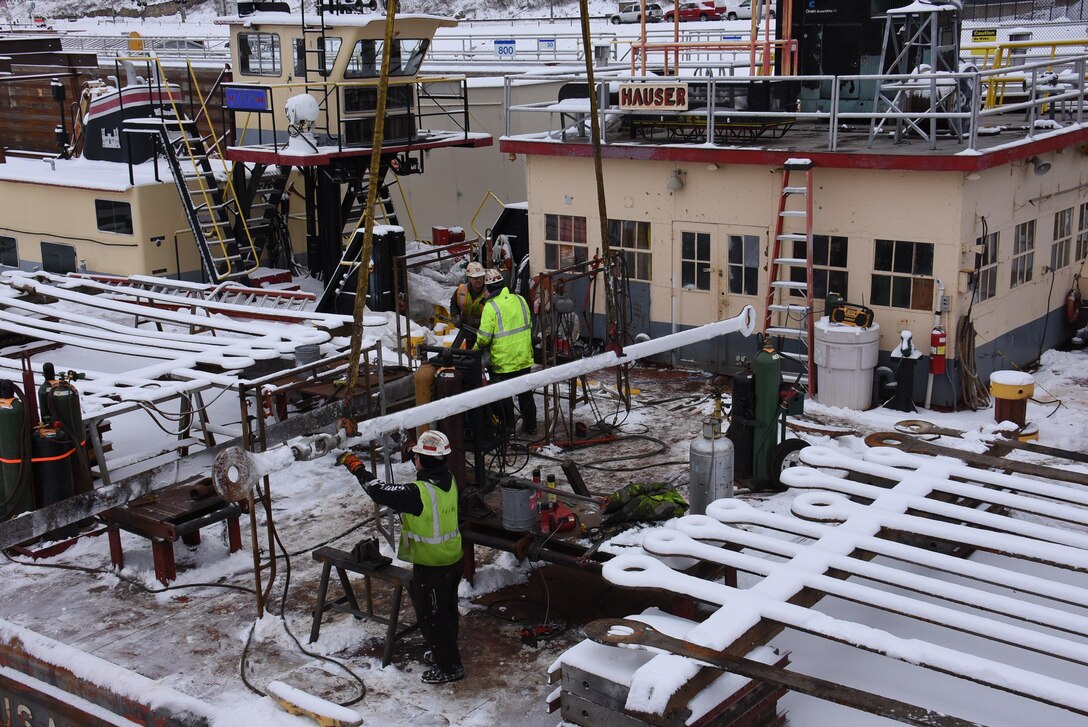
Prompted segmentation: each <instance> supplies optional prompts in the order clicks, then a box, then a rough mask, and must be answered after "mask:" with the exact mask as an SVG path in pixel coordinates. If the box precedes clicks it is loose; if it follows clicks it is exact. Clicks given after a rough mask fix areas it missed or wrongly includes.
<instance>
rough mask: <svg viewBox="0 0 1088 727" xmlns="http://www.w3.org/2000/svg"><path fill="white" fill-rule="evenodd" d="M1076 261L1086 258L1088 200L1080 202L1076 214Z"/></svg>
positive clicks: (1087, 247) (1087, 254)
mask: <svg viewBox="0 0 1088 727" xmlns="http://www.w3.org/2000/svg"><path fill="white" fill-rule="evenodd" d="M1077 220H1078V221H1077V250H1076V261H1077V262H1080V261H1081V260H1084V259H1085V258H1088V202H1082V203H1081V205H1080V211H1079V212H1078V214H1077Z"/></svg>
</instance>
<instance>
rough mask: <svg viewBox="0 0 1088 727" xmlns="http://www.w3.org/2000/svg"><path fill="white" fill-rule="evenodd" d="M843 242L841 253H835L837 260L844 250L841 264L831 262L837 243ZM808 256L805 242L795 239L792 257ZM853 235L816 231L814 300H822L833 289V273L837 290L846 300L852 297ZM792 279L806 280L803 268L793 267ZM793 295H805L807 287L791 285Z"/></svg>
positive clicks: (813, 246) (813, 249)
mask: <svg viewBox="0 0 1088 727" xmlns="http://www.w3.org/2000/svg"><path fill="white" fill-rule="evenodd" d="M840 243H841V248H842V249H841V253H835V255H834V257H835V258H836V262H838V260H837V258H838V257H839V255H840V254H841V256H842V260H841V262H842V264H841V265H839V264H835V265H832V264H831V263H832V250H833V248H834V246H835V245H837V244H840ZM804 256H805V242H804V241H802V240H798V241H795V242H794V244H793V257H795V258H801V257H804ZM849 265H850V238H848V237H845V236H843V235H813V236H812V297H813V299H814V300H823V299H826V298H827V296H828V295H829V294H830V293H831V292H832V287H831V280H832V277H834V279H835V281H836V285H835V287H836V288H841V290H834V292H835V293H838V294H839V295H840V296H842V298H843V299H844V300H845V299H847V298H848V297H849V290H850V268H849ZM790 280H792V281H793V282H796V283H803V282H805V270H804V268H798V267H794V268H792V269H791V270H790ZM790 297H793V298H804V297H805V291H803V290H796V289H794V288H791V289H790Z"/></svg>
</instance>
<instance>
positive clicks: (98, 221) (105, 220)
mask: <svg viewBox="0 0 1088 727" xmlns="http://www.w3.org/2000/svg"><path fill="white" fill-rule="evenodd" d="M107 206H109V208H108V209H107ZM121 210H127V214H123V213H121ZM94 220H95V226H96V227H97V228H98V231H99V232H107V233H109V234H111V235H133V234H135V221H134V220H133V217H132V203H131V202H126V201H124V200H120V199H97V198H96V199H95V201H94ZM103 225H105V226H103Z"/></svg>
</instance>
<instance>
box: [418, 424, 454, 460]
mask: <svg viewBox="0 0 1088 727" xmlns="http://www.w3.org/2000/svg"><path fill="white" fill-rule="evenodd" d="M412 451H413V452H415V453H416V454H422V455H425V456H427V457H446V456H448V455H449V454H450V453H451V452H452V451H453V450H452V449H450V440H449V439H447V438H446V435H445V434H443V433H442V432H439V431H437V430H434V429H429V430H427V431H426V432H423V434H420V435H419V441H418V442H416V446H414V447H412Z"/></svg>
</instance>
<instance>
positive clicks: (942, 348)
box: [929, 326, 948, 375]
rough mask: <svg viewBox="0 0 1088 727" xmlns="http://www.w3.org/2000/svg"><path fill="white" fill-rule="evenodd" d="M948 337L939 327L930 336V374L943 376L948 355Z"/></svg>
mask: <svg viewBox="0 0 1088 727" xmlns="http://www.w3.org/2000/svg"><path fill="white" fill-rule="evenodd" d="M947 344H948V335H947V334H946V333H945V332H944V329H943V328H941V327H940V326H937V327H936V328H934V329H933V332H932V333H930V334H929V373H931V374H938V375H939V374H943V373H944V367H945V355H946V353H947Z"/></svg>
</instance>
